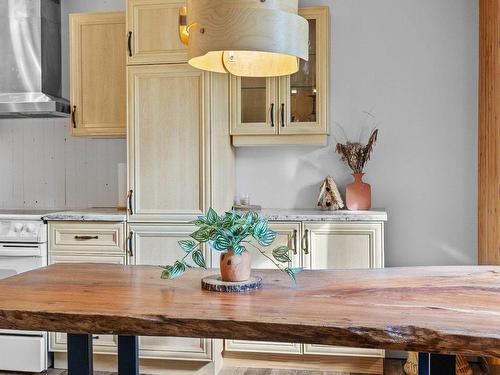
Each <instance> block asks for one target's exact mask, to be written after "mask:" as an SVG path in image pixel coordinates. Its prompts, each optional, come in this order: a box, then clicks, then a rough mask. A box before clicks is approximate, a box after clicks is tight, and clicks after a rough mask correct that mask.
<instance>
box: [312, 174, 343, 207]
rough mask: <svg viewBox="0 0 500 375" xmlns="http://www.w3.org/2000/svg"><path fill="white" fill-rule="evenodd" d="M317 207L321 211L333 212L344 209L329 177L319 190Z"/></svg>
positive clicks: (333, 182)
mask: <svg viewBox="0 0 500 375" xmlns="http://www.w3.org/2000/svg"><path fill="white" fill-rule="evenodd" d="M318 206H320V207H321V208H322V209H323V210H328V211H335V210H339V209H341V208H344V202H343V200H342V197H341V196H340V192H339V189H338V188H337V185H336V184H335V181H334V180H333V178H332V177H331V176H328V177H326V178H325V181H323V184H322V185H321V188H320V193H319V198H318Z"/></svg>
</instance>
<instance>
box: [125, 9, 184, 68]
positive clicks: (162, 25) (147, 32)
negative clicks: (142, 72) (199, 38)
mask: <svg viewBox="0 0 500 375" xmlns="http://www.w3.org/2000/svg"><path fill="white" fill-rule="evenodd" d="M185 5H186V2H185V1H182V0H129V1H128V3H127V38H128V40H127V48H128V51H127V56H128V57H127V63H128V64H129V65H134V64H161V63H182V62H187V47H186V46H185V45H184V44H182V42H181V40H180V38H179V9H180V8H181V7H182V6H185Z"/></svg>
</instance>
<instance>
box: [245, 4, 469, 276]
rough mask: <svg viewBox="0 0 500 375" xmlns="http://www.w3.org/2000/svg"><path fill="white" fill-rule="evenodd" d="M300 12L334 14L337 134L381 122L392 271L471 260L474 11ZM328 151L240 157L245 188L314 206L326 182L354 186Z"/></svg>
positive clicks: (282, 203)
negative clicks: (372, 119)
mask: <svg viewBox="0 0 500 375" xmlns="http://www.w3.org/2000/svg"><path fill="white" fill-rule="evenodd" d="M300 4H301V5H302V6H307V5H320V4H321V5H329V6H330V11H331V22H332V24H331V25H332V28H331V47H332V52H331V102H330V113H331V124H330V125H331V127H332V130H336V127H335V124H334V122H338V123H340V124H342V126H343V127H344V128H345V129H346V131H347V132H348V133H349V134H350V136H351V137H352V138H355V139H356V138H357V136H358V134H359V132H360V130H361V129H362V127H363V125H364V124H365V121H364V117H363V116H362V114H361V112H362V111H363V110H369V111H371V112H373V113H374V114H375V115H376V116H377V119H378V120H379V121H381V124H380V126H379V128H380V135H379V142H378V144H377V145H376V147H375V151H374V154H373V158H372V160H371V161H370V162H369V164H368V167H367V169H366V180H367V182H369V183H371V184H372V188H373V203H374V206H375V207H385V208H386V209H387V211H388V213H389V222H388V224H387V229H386V264H387V265H389V266H395V265H427V264H436V265H437V264H470V263H476V258H477V245H476V240H477V233H476V224H477V220H476V212H477V210H476V173H477V172H476V163H477V157H476V155H477V133H476V128H477V79H478V73H477V71H478V57H477V56H478V2H477V1H476V0H419V1H414V0H377V1H373V0H335V1H333V0H329V1H327V0H325V1H320V0H310V1H307V0H302V1H300ZM334 133H338V132H337V131H334ZM329 143H330V144H329V146H328V147H325V148H317V147H281V148H277V147H276V148H246V149H238V152H237V174H236V178H237V189H238V191H239V192H240V193H241V192H247V193H249V194H250V195H251V199H252V201H253V202H254V203H256V204H262V205H263V206H265V207H290V208H291V207H297V208H304V207H314V206H315V203H316V198H317V193H318V187H319V184H320V183H321V181H322V179H323V178H324V177H325V176H326V175H328V174H330V175H332V176H333V177H334V178H335V180H336V181H337V182H339V183H340V185H341V186H342V189H341V190H342V191H343V190H344V189H343V187H344V185H345V184H346V183H347V182H349V181H350V180H351V177H350V176H349V173H350V172H349V170H348V168H347V167H346V166H345V165H343V163H341V162H340V161H339V158H338V156H337V155H335V154H334V150H333V147H334V144H335V143H336V142H335V139H334V137H333V136H332V137H330V141H329Z"/></svg>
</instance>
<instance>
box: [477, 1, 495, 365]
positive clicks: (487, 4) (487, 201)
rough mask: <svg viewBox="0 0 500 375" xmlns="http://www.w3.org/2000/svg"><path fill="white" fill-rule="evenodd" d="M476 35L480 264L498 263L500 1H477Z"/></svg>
mask: <svg viewBox="0 0 500 375" xmlns="http://www.w3.org/2000/svg"><path fill="white" fill-rule="evenodd" d="M479 34H480V35H479V201H478V204H479V233H478V235H479V264H500V171H499V170H500V0H480V2H479ZM488 362H489V363H490V364H494V365H499V364H500V359H489V361H488Z"/></svg>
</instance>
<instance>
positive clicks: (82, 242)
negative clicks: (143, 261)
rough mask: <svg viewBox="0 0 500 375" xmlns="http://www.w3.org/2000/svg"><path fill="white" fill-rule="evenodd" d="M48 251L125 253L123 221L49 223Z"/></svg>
mask: <svg viewBox="0 0 500 375" xmlns="http://www.w3.org/2000/svg"><path fill="white" fill-rule="evenodd" d="M49 248H50V251H51V252H53V251H68V252H74V253H85V254H87V253H99V254H101V253H119V254H122V253H125V225H124V223H94V222H92V223H83V222H74V223H66V222H65V223H50V224H49Z"/></svg>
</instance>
